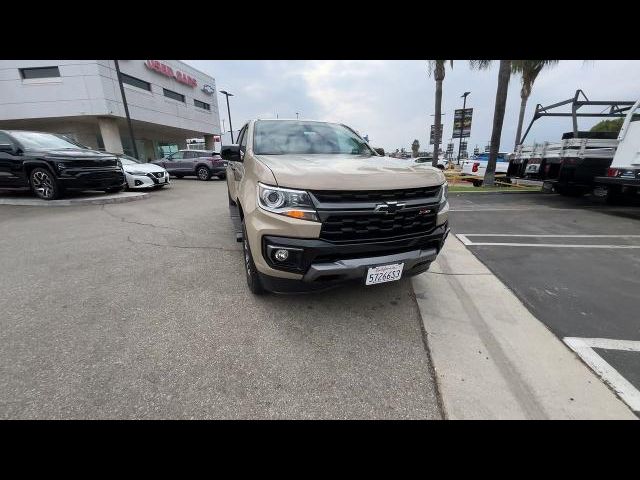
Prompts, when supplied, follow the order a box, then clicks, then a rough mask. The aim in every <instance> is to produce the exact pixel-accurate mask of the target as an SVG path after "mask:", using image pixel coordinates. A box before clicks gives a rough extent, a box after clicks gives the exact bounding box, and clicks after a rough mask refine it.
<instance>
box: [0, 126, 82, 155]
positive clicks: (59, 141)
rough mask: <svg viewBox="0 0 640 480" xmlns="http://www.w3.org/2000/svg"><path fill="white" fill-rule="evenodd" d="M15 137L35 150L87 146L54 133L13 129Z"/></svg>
mask: <svg viewBox="0 0 640 480" xmlns="http://www.w3.org/2000/svg"><path fill="white" fill-rule="evenodd" d="M10 133H11V135H12V136H13V137H15V139H16V140H18V141H19V142H20V143H21V144H22V145H23V146H24V147H25V148H28V149H33V150H60V149H64V148H73V149H76V148H87V147H85V146H84V145H80V144H79V143H75V142H73V141H72V140H70V139H68V138H65V137H63V136H62V135H56V134H53V133H40V132H23V131H16V130H12V131H11V132H10Z"/></svg>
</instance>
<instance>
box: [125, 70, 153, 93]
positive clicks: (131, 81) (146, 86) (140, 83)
mask: <svg viewBox="0 0 640 480" xmlns="http://www.w3.org/2000/svg"><path fill="white" fill-rule="evenodd" d="M120 76H121V77H122V83H126V84H127V85H131V86H134V87H138V88H142V89H143V90H147V91H148V92H150V91H151V84H150V83H149V82H145V81H144V80H140V79H139V78H136V77H132V76H131V75H127V74H126V73H122V72H120Z"/></svg>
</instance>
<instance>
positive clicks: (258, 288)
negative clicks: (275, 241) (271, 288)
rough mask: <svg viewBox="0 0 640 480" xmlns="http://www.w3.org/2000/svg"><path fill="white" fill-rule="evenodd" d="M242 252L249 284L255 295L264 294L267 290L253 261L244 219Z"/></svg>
mask: <svg viewBox="0 0 640 480" xmlns="http://www.w3.org/2000/svg"><path fill="white" fill-rule="evenodd" d="M242 253H243V259H244V273H245V275H246V277H247V286H248V287H249V290H251V293H253V294H254V295H263V294H264V293H266V290H265V289H264V287H263V286H262V282H261V281H260V273H259V272H258V270H257V269H256V264H255V263H254V262H253V255H252V254H251V247H249V240H247V229H246V227H245V225H244V220H243V221H242Z"/></svg>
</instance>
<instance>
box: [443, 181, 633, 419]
mask: <svg viewBox="0 0 640 480" xmlns="http://www.w3.org/2000/svg"><path fill="white" fill-rule="evenodd" d="M450 203H451V225H452V230H453V232H454V233H455V234H456V235H457V236H458V238H459V239H460V240H462V241H463V242H464V243H465V244H466V246H467V248H469V249H470V250H471V251H472V252H473V253H474V254H475V255H476V256H477V257H478V258H479V259H480V260H481V261H482V262H483V263H484V264H485V265H486V266H487V267H488V268H489V269H490V270H491V271H492V272H493V273H494V274H495V275H496V276H497V277H498V278H499V279H500V280H502V281H503V283H504V284H506V285H507V286H508V287H509V288H510V289H511V290H512V291H513V292H514V293H515V294H516V295H517V296H518V298H519V299H520V300H521V301H522V302H523V303H524V304H525V305H526V306H527V308H528V309H529V310H530V311H531V312H532V313H533V314H534V315H535V316H536V317H537V318H538V319H539V320H540V321H542V322H543V323H544V324H545V325H547V326H548V328H549V329H551V330H552V331H553V332H554V333H555V334H556V335H557V336H558V337H559V338H561V339H563V340H564V341H565V343H566V344H567V345H568V346H569V347H570V348H572V349H573V350H574V351H575V352H576V353H577V354H578V355H579V356H580V357H581V358H582V359H583V360H584V361H585V363H587V364H588V365H589V366H590V367H591V368H592V369H593V370H594V371H596V373H598V374H599V375H600V376H601V377H602V378H603V379H604V380H605V381H607V383H609V384H610V386H611V387H612V388H613V389H614V390H616V391H617V393H618V394H619V395H620V396H621V398H622V399H623V400H624V401H625V402H626V403H627V404H628V405H629V406H630V407H631V408H632V409H633V410H634V411H636V413H637V412H638V411H640V392H639V390H640V322H638V299H639V298H640V296H639V295H640V275H639V271H640V208H638V207H637V206H626V207H625V206H616V207H613V206H607V205H603V204H600V203H598V202H595V201H592V200H590V199H589V197H584V198H566V197H561V196H559V195H555V194H535V193H534V194H525V193H521V194H507V195H504V194H483V193H461V194H452V195H451V199H450Z"/></svg>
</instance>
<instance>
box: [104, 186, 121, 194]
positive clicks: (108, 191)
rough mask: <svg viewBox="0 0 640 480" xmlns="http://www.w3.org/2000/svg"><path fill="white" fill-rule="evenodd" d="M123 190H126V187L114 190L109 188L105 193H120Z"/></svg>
mask: <svg viewBox="0 0 640 480" xmlns="http://www.w3.org/2000/svg"><path fill="white" fill-rule="evenodd" d="M122 190H124V187H114V188H107V189H106V190H105V191H104V192H105V193H118V192H121V191H122Z"/></svg>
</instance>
